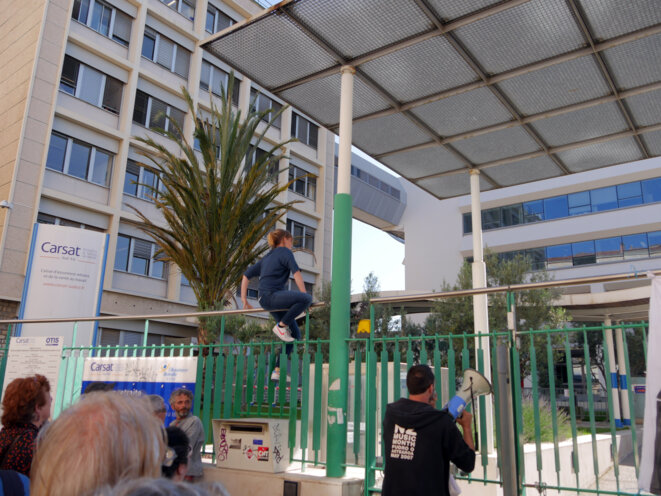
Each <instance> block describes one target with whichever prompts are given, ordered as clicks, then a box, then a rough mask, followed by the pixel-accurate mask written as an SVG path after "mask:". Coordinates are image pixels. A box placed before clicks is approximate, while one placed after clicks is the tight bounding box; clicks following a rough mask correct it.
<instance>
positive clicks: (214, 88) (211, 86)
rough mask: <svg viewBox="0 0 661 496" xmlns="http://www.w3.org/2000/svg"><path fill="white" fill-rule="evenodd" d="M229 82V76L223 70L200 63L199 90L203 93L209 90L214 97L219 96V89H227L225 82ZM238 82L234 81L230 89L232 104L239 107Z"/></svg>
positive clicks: (205, 62)
mask: <svg viewBox="0 0 661 496" xmlns="http://www.w3.org/2000/svg"><path fill="white" fill-rule="evenodd" d="M228 81H229V74H228V73H227V72H225V71H224V70H222V69H220V68H218V67H216V66H215V65H213V64H211V63H209V62H207V61H206V60H203V61H202V72H201V73H200V88H202V89H203V90H204V91H209V90H211V93H213V94H214V95H216V96H220V95H221V91H220V90H221V88H225V89H227V82H228ZM240 86H241V84H240V81H239V80H238V79H234V86H233V87H232V103H233V104H234V105H239V89H240Z"/></svg>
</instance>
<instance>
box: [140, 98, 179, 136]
mask: <svg viewBox="0 0 661 496" xmlns="http://www.w3.org/2000/svg"><path fill="white" fill-rule="evenodd" d="M184 115H185V114H184V112H182V111H181V110H179V109H177V108H174V107H172V106H171V105H168V104H167V103H165V102H163V101H161V100H158V99H156V98H154V97H152V96H149V95H148V94H147V93H145V92H144V91H140V90H137V93H136V95H135V107H134V109H133V122H135V123H137V124H140V125H141V126H145V127H148V128H149V129H152V130H154V131H156V132H158V133H164V132H171V133H173V134H174V135H175V136H179V135H180V132H179V131H180V130H181V129H183V127H184ZM168 117H169V119H168Z"/></svg>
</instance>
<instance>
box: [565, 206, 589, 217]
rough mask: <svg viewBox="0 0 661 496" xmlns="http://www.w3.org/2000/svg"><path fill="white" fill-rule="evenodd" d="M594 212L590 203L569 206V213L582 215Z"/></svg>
mask: <svg viewBox="0 0 661 496" xmlns="http://www.w3.org/2000/svg"><path fill="white" fill-rule="evenodd" d="M591 212H592V207H591V206H590V205H581V206H580V207H569V215H582V214H589V213H591Z"/></svg>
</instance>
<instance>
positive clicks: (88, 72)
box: [78, 65, 103, 107]
mask: <svg viewBox="0 0 661 496" xmlns="http://www.w3.org/2000/svg"><path fill="white" fill-rule="evenodd" d="M81 70H82V77H81V82H80V89H79V90H78V97H79V98H80V99H81V100H84V101H86V102H87V103H91V104H92V105H96V106H97V107H99V106H100V104H101V101H100V100H101V90H102V88H103V87H102V85H103V74H102V73H100V72H99V71H97V70H96V69H92V68H91V67H89V66H86V65H85V66H83V67H82V68H81Z"/></svg>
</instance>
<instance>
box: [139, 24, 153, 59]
mask: <svg viewBox="0 0 661 496" xmlns="http://www.w3.org/2000/svg"><path fill="white" fill-rule="evenodd" d="M147 29H149V28H145V36H144V37H143V38H142V56H143V57H146V58H148V59H149V60H154V49H155V48H156V37H155V36H154V35H152V34H150V33H147Z"/></svg>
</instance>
